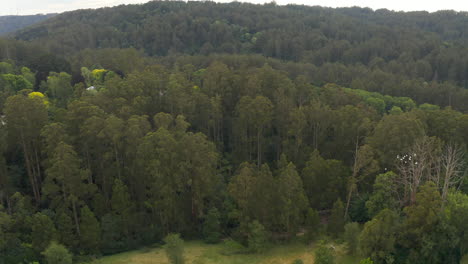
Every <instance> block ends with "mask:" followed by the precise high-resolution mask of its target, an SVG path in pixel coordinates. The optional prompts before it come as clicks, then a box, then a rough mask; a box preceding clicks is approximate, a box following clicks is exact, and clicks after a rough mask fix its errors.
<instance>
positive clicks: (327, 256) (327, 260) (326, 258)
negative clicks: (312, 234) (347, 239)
mask: <svg viewBox="0 0 468 264" xmlns="http://www.w3.org/2000/svg"><path fill="white" fill-rule="evenodd" d="M314 263H316V264H334V263H335V252H334V251H333V249H332V248H331V247H330V246H329V245H326V244H325V242H324V241H319V243H318V244H317V247H316V249H315V258H314Z"/></svg>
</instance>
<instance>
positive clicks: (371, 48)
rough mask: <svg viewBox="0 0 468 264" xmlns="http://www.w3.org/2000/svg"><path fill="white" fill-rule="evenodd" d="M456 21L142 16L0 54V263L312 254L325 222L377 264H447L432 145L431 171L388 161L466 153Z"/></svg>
mask: <svg viewBox="0 0 468 264" xmlns="http://www.w3.org/2000/svg"><path fill="white" fill-rule="evenodd" d="M0 20H1V19H0ZM65 20H66V21H65ZM464 20H465V17H464V14H461V13H456V12H446V11H442V12H436V13H424V12H422V13H417V14H416V13H402V12H400V13H396V12H392V11H385V10H384V11H382V10H377V11H372V10H368V9H362V8H356V7H354V8H342V9H330V8H321V7H299V6H294V5H291V6H278V5H275V4H268V5H252V4H245V3H244V4H242V3H241V4H239V3H231V4H213V3H212V2H209V1H207V2H196V1H193V2H187V3H186V2H171V1H153V2H149V3H147V4H144V5H141V6H120V7H116V8H111V9H100V10H84V11H83V10H82V11H79V12H70V13H67V14H66V15H63V16H62V15H60V16H57V17H56V18H55V19H53V20H50V21H45V22H44V23H42V24H41V25H38V26H32V27H31V28H28V29H25V30H23V31H21V32H18V33H16V34H15V36H14V38H8V39H5V38H0V60H2V61H4V62H2V63H0V106H1V107H2V108H3V116H2V118H1V120H0V121H1V122H0V123H1V128H0V201H1V202H0V249H1V250H0V251H1V252H2V257H4V259H6V262H8V263H20V262H29V261H34V260H37V257H38V256H35V255H34V254H37V253H38V252H40V251H42V250H43V249H44V247H45V246H47V245H48V244H49V242H50V241H51V240H52V239H55V240H57V241H59V242H60V243H61V244H63V245H65V246H66V247H67V248H69V249H70V250H71V251H72V252H77V253H78V252H79V253H80V254H96V255H99V254H102V253H103V254H112V253H116V252H120V251H124V250H127V249H131V248H136V247H140V246H146V245H149V244H152V243H154V241H160V240H161V239H162V236H163V235H164V234H168V233H170V232H179V233H181V234H183V236H184V237H197V236H200V235H201V236H203V238H204V239H205V240H206V241H207V242H212V243H214V242H218V241H219V239H220V236H221V234H223V235H226V236H233V237H235V238H237V239H239V241H242V242H243V243H246V242H248V243H249V247H250V250H251V251H262V250H263V248H264V244H265V242H266V241H267V240H268V238H269V235H270V234H271V237H272V238H277V239H278V240H289V239H293V238H294V236H295V234H297V233H299V232H301V233H302V229H305V231H306V233H305V240H306V241H307V242H310V241H312V240H314V239H315V238H316V237H318V234H319V232H320V231H322V230H321V225H320V221H321V218H320V216H319V214H318V212H317V211H316V210H318V211H320V215H321V216H322V215H323V216H324V217H323V218H324V219H323V220H325V218H326V216H327V213H328V212H329V209H330V208H332V207H333V209H332V210H331V212H330V214H329V215H328V216H329V219H328V233H329V234H330V235H332V236H333V238H338V237H340V235H341V234H342V233H343V231H344V239H345V240H346V241H347V242H348V244H349V245H350V246H356V245H358V244H359V249H360V251H362V252H363V256H364V257H371V259H372V260H373V261H375V262H376V263H390V262H392V261H393V263H406V262H408V263H409V262H411V263H458V262H459V259H460V258H461V256H462V255H463V254H466V253H467V252H468V250H467V249H468V244H467V243H468V242H467V241H468V239H467V237H468V236H467V235H466V232H465V230H466V229H467V228H468V227H467V226H466V224H465V223H466V222H467V219H468V218H467V217H466V216H465V211H466V209H467V208H466V206H465V204H466V201H465V200H466V199H465V198H466V197H465V196H464V195H465V194H464V193H451V194H449V195H448V196H447V193H450V191H447V190H449V189H450V188H448V187H450V186H454V187H457V188H458V185H459V184H460V181H458V179H455V178H454V179H450V180H449V181H448V182H444V181H443V180H442V179H443V178H444V177H445V176H447V175H449V174H448V173H446V169H447V168H448V167H450V166H449V165H448V164H445V162H446V160H445V161H444V159H440V157H443V155H441V152H440V151H439V150H438V149H437V148H438V147H439V146H437V147H432V148H428V149H427V154H426V155H425V157H430V158H431V160H432V159H433V160H436V161H435V162H434V164H431V166H427V165H426V164H422V166H421V167H418V168H416V167H405V168H400V169H399V170H398V166H397V165H398V163H397V162H396V158H397V157H398V155H401V154H402V153H408V152H409V151H410V149H412V148H414V146H415V142H421V139H425V138H426V137H427V138H430V140H431V142H432V143H434V142H435V143H437V144H440V146H442V144H443V142H453V144H458V145H459V146H460V149H466V145H467V144H468V136H467V133H466V131H467V130H468V115H466V114H465V113H466V112H467V111H468V106H467V104H466V101H467V100H468V90H467V89H465V88H466V87H467V82H466V80H467V74H466V70H465V65H466V61H467V58H468V55H467V54H468V52H467V49H468V48H467V45H466V43H467V41H465V38H466V37H465V36H468V31H467V30H466V27H464V26H463V25H464V23H465V22H466V21H465V22H464ZM115 21H120V22H119V23H114V22H115ZM65 22H66V23H65ZM0 23H1V21H0ZM64 25H66V27H65V26H64ZM96 25H99V26H96ZM343 25H346V26H343ZM382 32H385V34H381V33H382ZM45 33H47V34H45ZM155 36H157V37H155ZM389 37H391V41H390V42H389V41H388V39H389ZM23 40H24V41H23ZM64 40H70V41H64ZM388 43H391V45H385V44H388ZM408 43H411V45H408ZM454 43H455V44H454ZM128 47H133V48H128ZM396 55H397V56H396ZM152 56H157V57H152ZM65 58H66V60H65ZM25 66H27V67H25ZM80 74H81V76H80ZM81 77H82V78H81ZM36 81H37V82H36ZM92 85H94V86H95V88H96V90H94V92H89V91H86V88H87V87H89V86H92ZM345 87H350V88H345ZM33 89H36V90H38V91H34V92H33ZM44 94H46V95H47V97H46V96H44ZM407 96H411V98H409V97H407ZM417 104H420V105H419V107H418V106H417ZM446 106H450V107H446ZM452 107H453V109H452ZM454 109H456V110H454ZM441 149H442V148H441ZM286 156H287V157H288V158H289V159H287V158H286ZM418 156H419V153H418ZM418 159H419V158H418ZM421 160H422V161H427V160H425V159H424V158H421ZM460 160H462V159H460ZM418 161H419V160H418ZM411 165H416V164H415V163H412V164H411ZM420 168H422V170H421V171H420V174H417V173H416V174H415V175H412V176H417V177H406V178H405V176H408V175H406V174H405V172H404V170H405V169H408V170H413V172H415V171H416V169H420ZM459 168H462V166H459ZM429 170H431V171H429ZM390 171H394V172H396V173H395V174H393V173H391V172H390ZM455 171H457V173H458V171H460V173H459V175H460V176H461V175H462V171H463V170H462V169H458V168H457V169H456V170H455ZM383 172H385V173H383ZM378 173H382V174H380V175H377V176H376V174H378ZM429 174H430V175H431V176H434V177H432V179H433V180H437V182H435V183H434V184H435V186H429V185H430V184H429V185H424V183H425V182H426V181H427V178H429V177H426V176H427V175H429ZM375 176H376V177H375ZM419 176H422V179H421V180H420V179H419V178H418V177H419ZM464 182H466V180H464ZM444 184H445V185H444ZM447 184H448V185H449V186H448V187H447ZM465 185H466V184H465ZM438 190H443V195H440V194H438ZM459 190H461V191H462V192H463V191H466V190H465V188H464V187H463V186H462V187H461V188H459ZM16 192H18V193H16ZM417 192H419V193H418V195H415V194H416V193H417ZM409 198H411V199H409ZM344 199H346V205H343V204H342V203H341V202H336V203H335V205H333V203H334V202H335V201H337V200H344ZM88 206H89V207H88ZM404 206H406V209H404V210H403V211H401V207H404ZM343 207H344V208H346V209H343ZM210 208H212V209H210ZM214 208H223V210H221V209H220V210H221V211H220V212H216V210H215V209H214ZM312 208H314V209H312ZM343 211H346V212H343ZM399 215H403V216H404V217H403V218H401V219H400V217H399ZM369 217H370V218H372V220H370V221H369ZM345 220H351V221H354V222H359V223H362V224H363V225H364V230H363V231H362V233H361V234H359V235H358V233H359V228H358V226H357V224H355V223H350V224H348V225H346V226H345V225H344V221H345ZM343 226H345V227H344V228H343ZM55 229H56V230H55ZM397 234H398V235H397ZM357 237H358V238H359V243H357V242H356V241H355V240H356V238H357ZM213 247H215V246H213ZM233 248H235V247H234V246H233ZM355 250H356V249H355V248H351V247H350V251H352V252H353V253H354V251H355ZM231 251H234V252H240V251H243V250H241V249H239V250H237V249H235V250H231ZM2 260H3V259H2Z"/></svg>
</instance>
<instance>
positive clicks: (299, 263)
mask: <svg viewBox="0 0 468 264" xmlns="http://www.w3.org/2000/svg"><path fill="white" fill-rule="evenodd" d="M292 264H304V261H302V259H296V260H294V261H293V262H292Z"/></svg>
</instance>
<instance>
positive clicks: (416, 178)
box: [397, 137, 441, 205]
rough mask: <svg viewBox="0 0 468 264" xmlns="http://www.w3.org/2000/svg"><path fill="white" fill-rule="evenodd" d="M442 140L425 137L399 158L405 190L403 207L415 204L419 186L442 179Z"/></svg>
mask: <svg viewBox="0 0 468 264" xmlns="http://www.w3.org/2000/svg"><path fill="white" fill-rule="evenodd" d="M440 145H441V143H440V140H438V139H437V138H434V137H423V138H421V139H420V140H418V141H416V142H415V143H414V145H413V146H412V147H411V149H410V150H409V151H408V153H407V154H405V155H402V156H397V169H398V171H399V176H400V177H399V180H398V181H399V182H398V183H399V184H401V185H402V188H403V192H404V193H403V200H402V201H400V202H401V205H407V204H413V203H414V202H415V200H416V193H417V191H418V188H419V186H421V185H422V184H424V182H426V181H428V180H431V181H434V182H435V183H437V182H438V181H439V180H438V178H440V158H439V155H440Z"/></svg>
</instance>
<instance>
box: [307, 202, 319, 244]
mask: <svg viewBox="0 0 468 264" xmlns="http://www.w3.org/2000/svg"><path fill="white" fill-rule="evenodd" d="M304 225H305V227H306V233H305V239H306V242H311V241H312V240H314V239H315V238H316V236H317V234H318V233H319V231H320V216H319V214H318V212H317V211H316V210H314V209H313V208H309V209H307V214H306V217H305V221H304Z"/></svg>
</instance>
